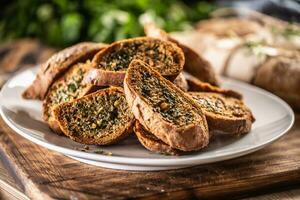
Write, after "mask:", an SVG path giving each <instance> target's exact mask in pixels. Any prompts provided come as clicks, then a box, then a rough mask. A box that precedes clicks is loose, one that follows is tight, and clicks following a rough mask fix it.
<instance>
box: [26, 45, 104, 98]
mask: <svg viewBox="0 0 300 200" xmlns="http://www.w3.org/2000/svg"><path fill="white" fill-rule="evenodd" d="M105 46H106V45H105V44H101V43H92V42H82V43H78V44H76V45H74V46H71V47H68V48H66V49H64V50H62V51H60V52H58V53H56V54H54V55H53V56H51V57H50V58H49V59H48V60H47V62H45V63H43V64H42V65H41V67H40V69H39V72H38V74H37V76H36V78H35V80H34V81H33V83H32V84H31V85H30V86H29V87H28V88H27V89H26V90H25V91H24V92H23V94H22V96H23V98H25V99H40V100H43V99H44V97H45V96H46V93H47V91H48V88H49V87H50V85H51V84H52V83H53V81H54V80H55V79H57V78H58V77H59V76H60V75H61V74H63V73H64V72H65V71H66V70H67V69H68V68H69V67H70V66H72V65H73V64H75V63H77V62H84V61H86V60H88V59H92V58H93V56H94V55H95V54H96V53H97V52H98V51H100V50H101V49H102V48H104V47H105Z"/></svg>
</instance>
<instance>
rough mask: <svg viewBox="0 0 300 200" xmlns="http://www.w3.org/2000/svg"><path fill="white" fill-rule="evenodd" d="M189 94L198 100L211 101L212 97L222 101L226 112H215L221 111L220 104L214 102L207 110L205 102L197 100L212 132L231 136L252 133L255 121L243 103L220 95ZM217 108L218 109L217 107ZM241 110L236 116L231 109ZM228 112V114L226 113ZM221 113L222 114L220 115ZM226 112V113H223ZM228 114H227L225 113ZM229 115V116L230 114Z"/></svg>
mask: <svg viewBox="0 0 300 200" xmlns="http://www.w3.org/2000/svg"><path fill="white" fill-rule="evenodd" d="M189 94H190V95H191V96H192V97H193V98H194V99H195V100H196V97H197V96H199V97H202V98H203V99H207V100H209V101H210V100H211V99H210V97H214V98H217V99H219V100H221V102H222V103H224V105H225V108H224V109H225V110H221V111H218V112H214V111H213V110H214V109H215V108H216V110H219V109H220V107H217V106H218V102H216V101H215V100H212V102H211V103H210V104H209V105H210V106H212V107H213V108H212V109H210V108H209V109H207V108H206V107H205V104H204V102H203V101H199V100H198V99H197V100H196V102H197V103H199V104H200V105H201V107H202V111H203V112H204V114H205V117H206V120H207V123H208V127H209V130H210V131H211V132H215V131H221V132H225V133H229V134H231V135H241V134H245V133H248V132H250V130H251V127H252V123H253V122H254V121H255V118H254V117H253V114H252V112H251V110H250V109H249V108H248V107H247V106H246V105H245V104H244V103H243V102H242V101H241V100H238V99H236V98H233V97H228V96H224V95H223V94H219V93H205V92H189ZM215 106H216V107H215ZM233 108H234V109H239V110H240V111H241V113H237V116H235V115H234V114H233V113H234V112H235V111H231V110H230V109H233ZM226 110H228V112H226ZM220 112H221V113H220ZM223 112H224V113H223ZM225 112H226V113H225ZM228 113H229V114H228Z"/></svg>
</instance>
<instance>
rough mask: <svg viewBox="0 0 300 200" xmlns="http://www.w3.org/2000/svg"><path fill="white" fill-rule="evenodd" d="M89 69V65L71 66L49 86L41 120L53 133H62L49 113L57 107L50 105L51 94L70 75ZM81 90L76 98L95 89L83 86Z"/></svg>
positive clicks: (90, 86) (91, 86)
mask: <svg viewBox="0 0 300 200" xmlns="http://www.w3.org/2000/svg"><path fill="white" fill-rule="evenodd" d="M89 68H91V64H90V63H78V64H75V65H73V66H72V67H71V68H70V69H69V70H68V71H67V72H66V73H65V74H64V75H63V76H61V77H60V78H59V79H58V80H56V81H54V83H53V84H52V85H51V86H50V88H49V90H48V92H47V95H46V97H45V99H44V100H43V120H44V121H46V122H47V123H48V125H49V127H50V129H51V130H53V131H54V132H55V133H57V134H59V135H61V134H63V132H62V131H61V130H60V127H59V125H58V122H57V120H56V119H55V118H54V116H53V113H52V112H51V111H50V110H51V109H53V108H54V107H55V106H57V105H52V104H51V103H52V102H51V101H52V100H51V99H52V96H51V95H52V92H57V90H59V88H60V87H59V86H58V87H57V85H58V84H60V83H61V82H65V81H67V80H68V79H72V77H71V76H70V75H71V74H72V73H73V72H74V71H76V70H79V69H81V70H82V71H83V72H84V71H87V70H88V69H89ZM68 76H69V77H68ZM81 89H82V92H81V93H78V95H79V96H78V98H79V97H82V96H84V95H86V94H88V93H91V92H93V91H95V90H96V89H97V88H96V87H95V86H93V85H85V86H84V87H83V88H81ZM74 92H75V91H74ZM58 98H59V97H58ZM73 98H74V97H73ZM61 103H64V102H61ZM59 104H60V103H59Z"/></svg>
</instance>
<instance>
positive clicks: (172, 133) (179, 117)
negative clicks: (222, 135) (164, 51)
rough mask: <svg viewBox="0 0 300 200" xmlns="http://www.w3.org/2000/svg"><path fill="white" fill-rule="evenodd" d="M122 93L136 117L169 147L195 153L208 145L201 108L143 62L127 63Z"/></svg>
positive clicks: (205, 123) (207, 134)
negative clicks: (128, 64) (127, 67)
mask: <svg viewBox="0 0 300 200" xmlns="http://www.w3.org/2000/svg"><path fill="white" fill-rule="evenodd" d="M124 91H125V96H126V99H127V101H128V104H129V107H130V108H131V110H132V112H133V114H134V116H135V118H136V119H137V120H138V121H139V122H140V123H141V124H142V125H143V126H144V127H145V128H146V129H147V130H149V131H150V132H151V133H153V134H154V135H155V136H156V137H157V138H159V139H160V140H162V141H163V142H164V143H166V144H168V145H169V146H170V147H172V148H175V149H179V150H182V151H194V150H199V149H201V148H204V147H205V146H207V145H208V142H209V133H208V127H207V122H206V119H205V116H204V114H203V112H202V111H201V108H200V106H199V105H198V104H197V103H196V102H195V101H194V100H193V99H192V98H191V97H190V96H189V95H186V94H185V93H184V92H183V91H181V90H180V89H179V88H177V87H176V86H175V85H174V84H173V83H171V82H170V81H168V80H166V79H165V78H163V77H162V76H161V75H160V74H159V73H158V72H156V71H155V70H153V69H152V68H150V67H149V66H146V63H144V62H142V61H140V60H134V61H132V62H131V63H130V67H129V69H128V70H127V73H126V76H125V79H124Z"/></svg>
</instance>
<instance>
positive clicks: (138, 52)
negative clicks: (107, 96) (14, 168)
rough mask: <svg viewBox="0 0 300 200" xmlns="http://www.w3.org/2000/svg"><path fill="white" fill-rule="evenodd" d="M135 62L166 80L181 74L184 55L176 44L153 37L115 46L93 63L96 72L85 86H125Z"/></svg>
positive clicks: (106, 50)
mask: <svg viewBox="0 0 300 200" xmlns="http://www.w3.org/2000/svg"><path fill="white" fill-rule="evenodd" d="M133 59H140V60H142V61H143V62H145V63H147V64H148V65H149V66H150V67H152V68H154V69H155V70H157V71H158V72H159V73H160V74H161V75H162V76H164V77H166V78H167V79H170V80H174V79H175V78H176V77H177V76H178V74H179V73H180V72H181V71H182V69H183V65H184V60H185V59H184V55H183V52H182V50H181V49H180V48H179V47H178V46H177V45H176V44H174V43H172V42H167V41H162V40H159V39H155V38H150V37H138V38H132V39H126V40H121V41H118V42H115V43H112V44H111V45H110V46H108V47H107V48H105V49H103V50H102V51H100V52H99V53H97V55H95V57H94V59H93V65H94V68H95V69H93V70H91V71H90V73H88V74H87V75H86V78H85V82H86V83H91V84H94V85H98V86H109V85H110V86H111V85H113V86H123V80H124V77H125V73H126V70H127V68H128V66H129V64H130V62H131V61H132V60H133Z"/></svg>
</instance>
